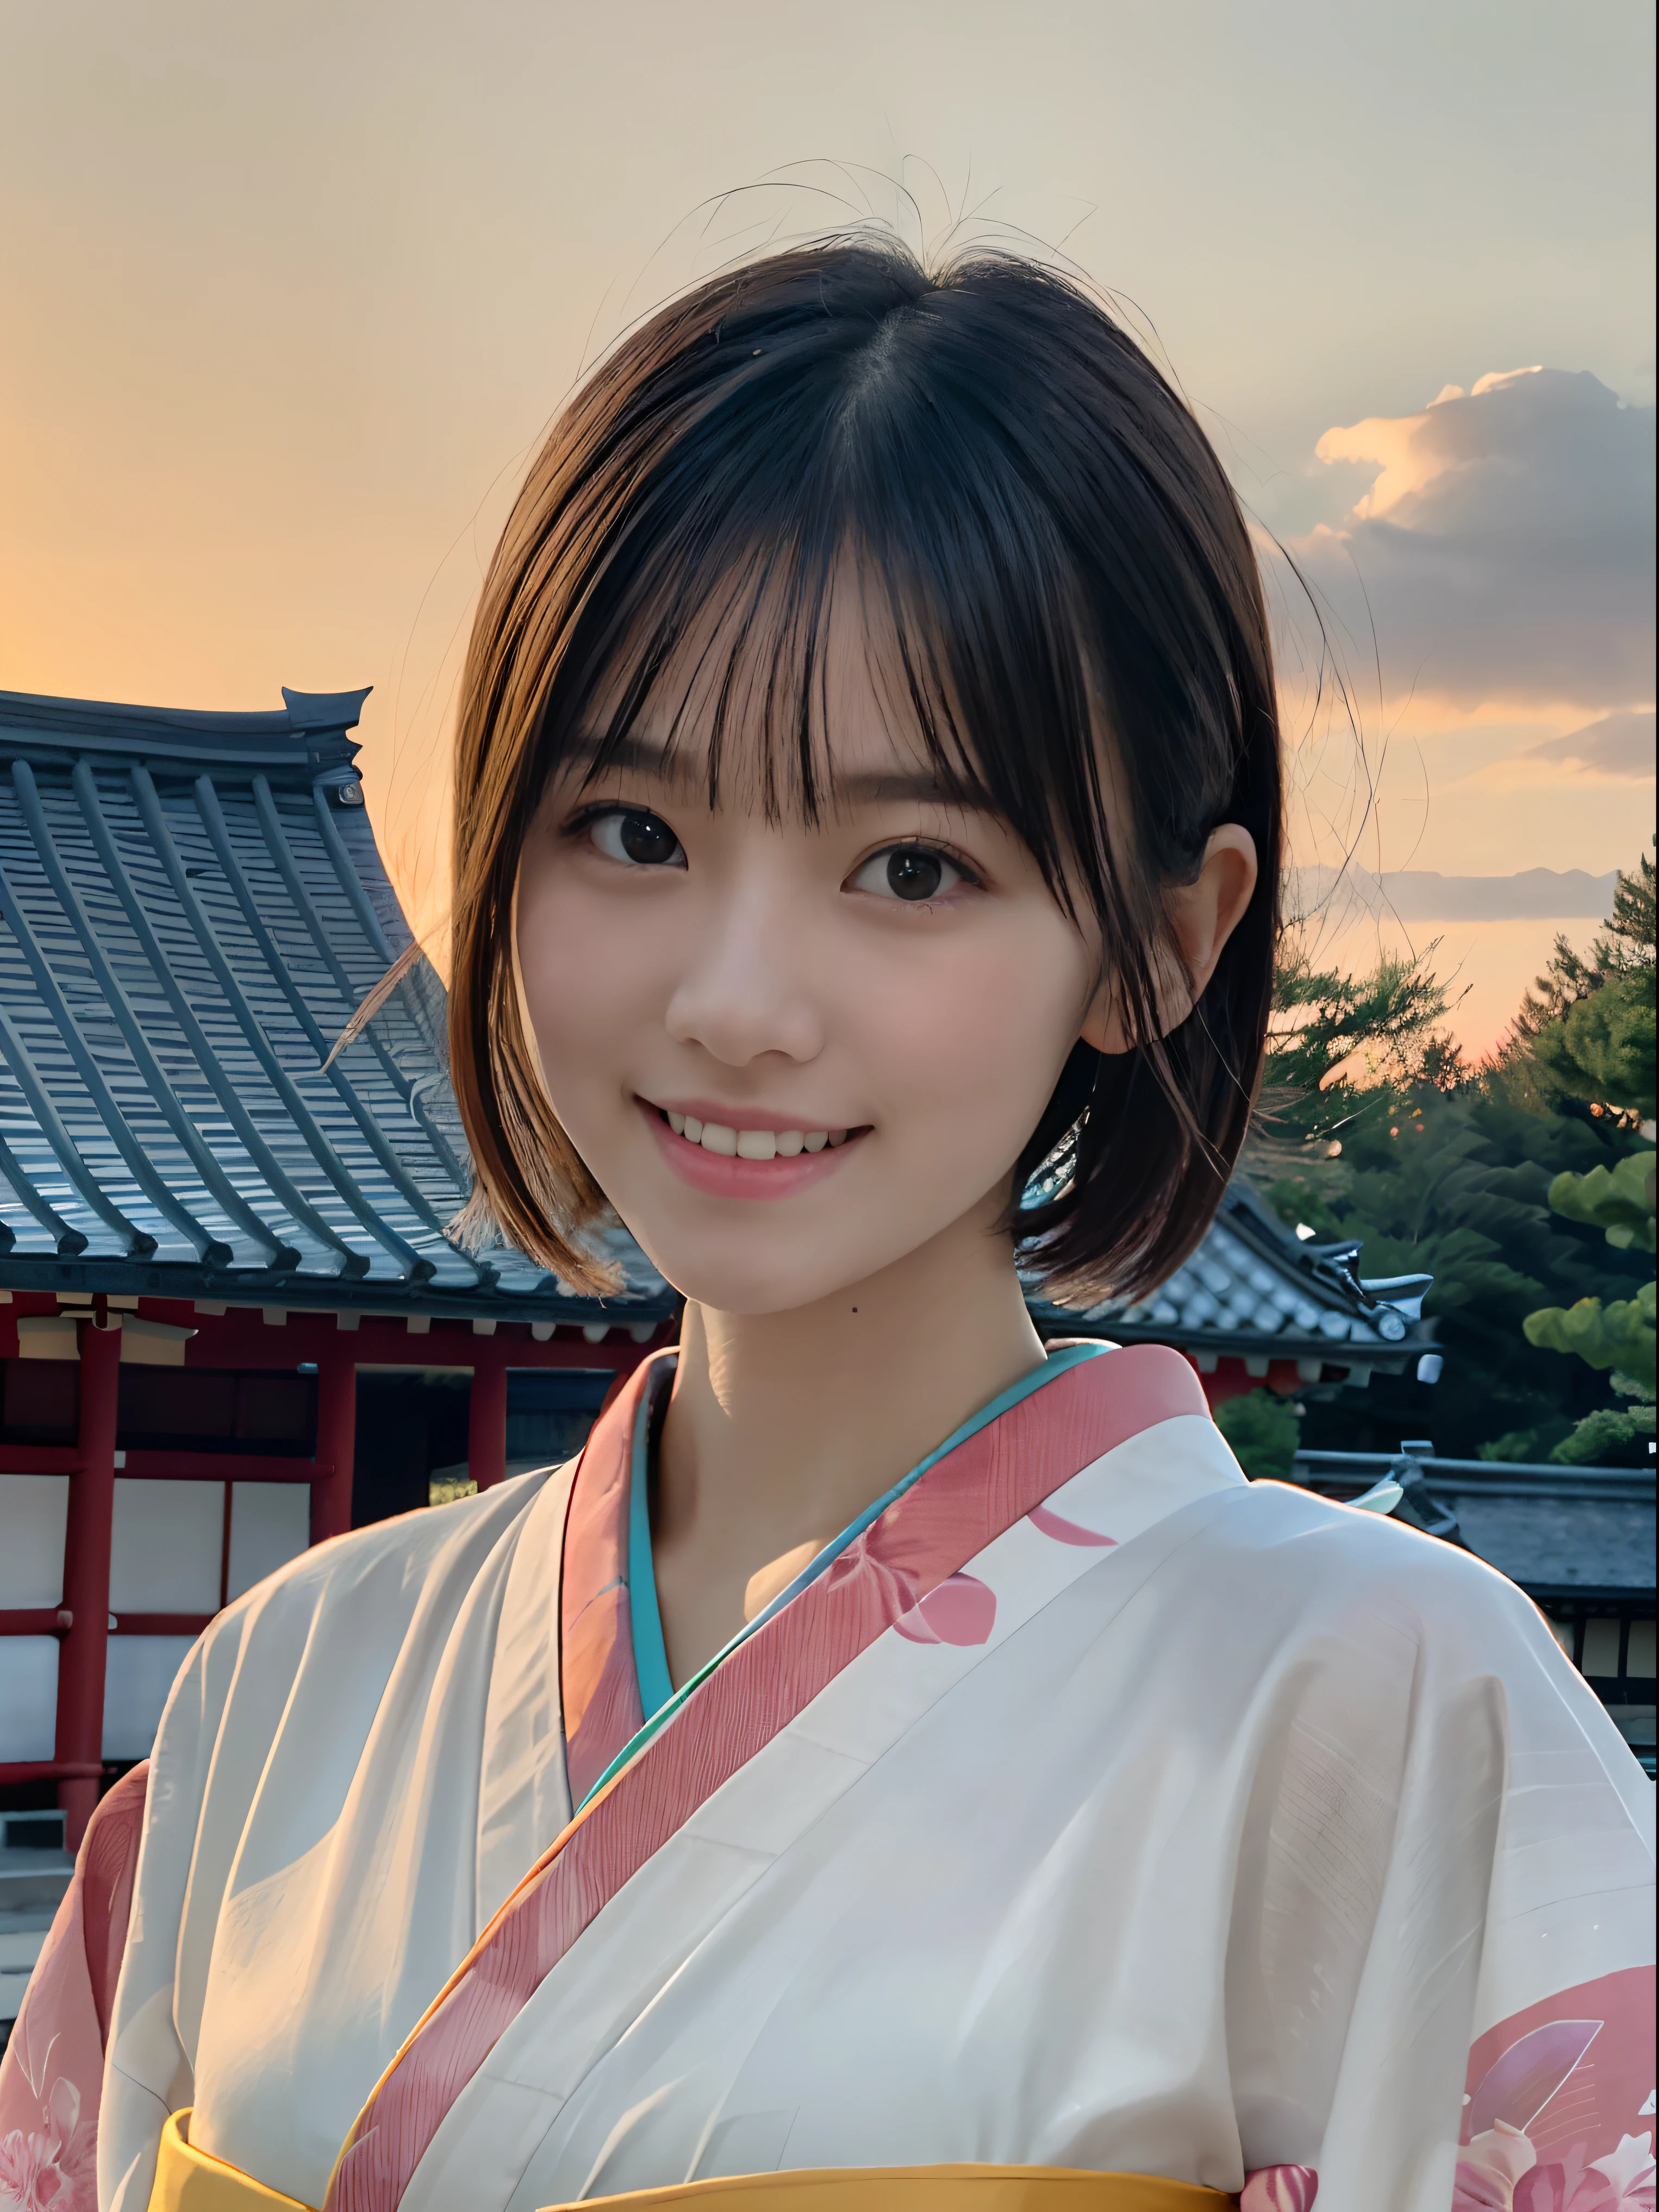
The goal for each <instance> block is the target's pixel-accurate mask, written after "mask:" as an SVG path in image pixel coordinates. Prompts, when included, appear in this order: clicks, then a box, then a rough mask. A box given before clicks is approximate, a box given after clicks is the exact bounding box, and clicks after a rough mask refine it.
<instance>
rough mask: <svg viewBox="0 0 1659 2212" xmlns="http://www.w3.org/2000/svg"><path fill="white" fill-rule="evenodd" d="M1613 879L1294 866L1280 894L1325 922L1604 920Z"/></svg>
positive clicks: (1574, 873) (1562, 873)
mask: <svg viewBox="0 0 1659 2212" xmlns="http://www.w3.org/2000/svg"><path fill="white" fill-rule="evenodd" d="M1618 881H1619V872H1618V871H1617V869H1615V868H1609V869H1608V871H1607V874H1606V875H1604V876H1592V875H1589V874H1588V873H1587V872H1585V870H1583V868H1522V869H1521V870H1520V871H1519V872H1517V873H1516V874H1515V875H1512V876H1445V875H1442V874H1440V873H1439V872H1438V871H1437V870H1436V869H1432V868H1399V869H1392V870H1387V871H1385V872H1383V874H1382V875H1372V874H1371V873H1370V871H1369V870H1368V869H1365V868H1360V867H1347V868H1343V869H1340V870H1339V869H1336V868H1293V869H1291V872H1290V882H1289V884H1287V886H1286V889H1287V892H1288V895H1289V899H1290V902H1291V906H1292V907H1293V908H1296V909H1297V910H1298V911H1300V912H1301V913H1303V914H1314V913H1319V914H1322V915H1325V916H1326V917H1327V918H1328V919H1329V920H1331V921H1338V920H1340V919H1341V918H1343V917H1344V916H1345V915H1347V914H1349V913H1350V912H1351V911H1352V909H1353V908H1363V909H1364V910H1365V911H1367V912H1369V913H1372V914H1376V915H1393V916H1394V917H1395V919H1396V920H1397V921H1606V920H1607V916H1608V915H1610V914H1611V913H1612V912H1613V890H1614V888H1615V886H1616V885H1617V884H1618Z"/></svg>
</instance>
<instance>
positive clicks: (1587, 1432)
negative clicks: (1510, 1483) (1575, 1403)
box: [1494, 1404, 1653, 1467]
mask: <svg viewBox="0 0 1659 2212" xmlns="http://www.w3.org/2000/svg"><path fill="white" fill-rule="evenodd" d="M1652 1435H1653V1407H1652V1406H1651V1404H1645V1405H1636V1406H1598V1407H1596V1409H1595V1412H1594V1413H1586V1414H1585V1416H1584V1418H1583V1420H1582V1421H1580V1422H1579V1423H1578V1424H1577V1426H1576V1427H1575V1428H1574V1429H1573V1430H1572V1431H1571V1433H1570V1434H1569V1435H1567V1436H1565V1437H1563V1438H1562V1439H1561V1442H1560V1443H1559V1444H1557V1445H1556V1447H1555V1449H1554V1450H1553V1452H1551V1454H1550V1457H1551V1458H1552V1459H1553V1460H1557V1461H1559V1462H1560V1464H1561V1465H1562V1466H1564V1467H1596V1466H1601V1467H1609V1466H1613V1467H1617V1466H1619V1465H1620V1464H1629V1463H1631V1462H1634V1463H1635V1464H1636V1465H1638V1466H1645V1465H1646V1464H1647V1456H1648V1452H1647V1447H1648V1443H1649V1440H1650V1437H1652ZM1494 1456H1497V1455H1494Z"/></svg>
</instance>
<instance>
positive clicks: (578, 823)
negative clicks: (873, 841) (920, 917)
mask: <svg viewBox="0 0 1659 2212" xmlns="http://www.w3.org/2000/svg"><path fill="white" fill-rule="evenodd" d="M628 814H636V815H643V816H646V817H648V818H649V819H650V820H652V821H653V822H662V826H663V828H664V829H666V830H668V831H669V834H670V835H671V836H673V835H674V832H673V830H672V828H671V824H670V823H666V822H663V821H662V817H661V816H660V815H659V814H657V813H656V812H655V811H653V809H652V808H650V807H648V806H629V805H623V804H622V803H621V802H620V801H617V800H614V799H613V800H611V801H608V802H605V803H602V804H600V805H594V806H586V807H584V808H583V809H582V810H581V811H580V813H579V814H576V815H573V816H572V817H571V819H570V820H569V821H568V823H566V824H565V826H564V829H563V832H562V834H563V836H566V837H568V838H570V839H572V840H574V839H578V838H581V837H586V836H588V835H590V834H591V832H592V829H594V827H595V825H596V824H597V823H600V822H603V821H605V820H607V819H614V818H615V817H617V816H618V815H628ZM675 842H676V843H678V837H676V839H675ZM895 853H919V854H922V855H923V856H924V857H926V858H927V859H928V860H943V861H944V862H945V864H946V865H947V866H949V867H951V868H953V869H954V870H955V871H956V872H957V875H958V876H959V877H960V878H962V882H961V884H959V885H958V884H953V885H952V886H951V888H952V890H957V889H962V888H966V889H968V890H982V889H983V888H984V884H983V878H981V875H980V872H979V871H978V870H977V869H976V868H975V866H973V864H972V862H971V861H970V860H968V859H967V858H966V856H965V855H964V854H961V853H958V852H957V851H955V850H954V849H953V848H951V846H949V845H942V844H939V843H935V842H928V841H926V840H924V839H921V838H919V837H899V838H896V839H895V840H894V841H893V842H892V843H891V844H890V845H880V846H878V847H877V848H876V850H875V851H874V852H873V853H866V855H865V856H864V858H863V860H860V861H859V863H858V864H857V866H855V867H854V868H853V869H851V870H850V871H849V872H848V882H849V883H850V882H851V881H852V879H853V878H854V876H858V875H860V874H862V872H864V870H865V869H866V868H867V867H868V866H870V865H871V863H872V861H874V860H887V859H890V857H891V856H892V854H895ZM947 896H948V894H947ZM884 903H885V902H884ZM892 903H893V904H894V905H896V906H901V907H906V908H908V910H909V911H910V912H912V913H922V914H926V913H927V912H929V911H930V910H931V908H933V907H934V906H936V905H937V904H939V901H938V900H937V899H915V900H904V899H896V900H894V901H893V902H892Z"/></svg>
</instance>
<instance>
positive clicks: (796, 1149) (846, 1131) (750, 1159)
mask: <svg viewBox="0 0 1659 2212" xmlns="http://www.w3.org/2000/svg"><path fill="white" fill-rule="evenodd" d="M689 1103H691V1104H693V1105H695V1104H696V1103H700V1102H695V1101H694V1102H689ZM635 1104H636V1105H637V1106H638V1107H639V1109H640V1111H641V1114H642V1115H644V1116H645V1119H646V1121H647V1124H648V1125H649V1126H650V1127H651V1129H652V1132H653V1134H654V1135H655V1137H656V1138H657V1140H658V1142H659V1145H660V1146H661V1147H662V1150H663V1153H664V1156H665V1158H666V1159H667V1161H668V1164H669V1165H670V1166H671V1167H672V1168H673V1169H674V1170H675V1171H676V1172H677V1173H678V1175H679V1176H680V1177H681V1179H682V1180H683V1181H684V1182H689V1183H690V1184H691V1185H692V1186H693V1188H696V1189H699V1190H703V1191H708V1192H709V1193H711V1194H714V1195H715V1196H718V1197H726V1198H784V1197H787V1196H789V1195H790V1194H792V1193H793V1192H795V1191H798V1190H801V1189H804V1188H806V1187H807V1186H808V1185H810V1184H811V1183H815V1182H821V1181H822V1180H823V1177H824V1176H826V1175H830V1174H833V1173H834V1171H835V1170H836V1168H838V1167H839V1166H840V1165H841V1164H842V1161H843V1160H845V1159H846V1158H848V1157H849V1156H850V1154H851V1153H852V1152H854V1151H855V1150H856V1149H857V1147H858V1146H859V1145H860V1143H861V1142H862V1140H863V1139H865V1138H866V1137H867V1136H868V1135H869V1134H870V1133H871V1129H870V1125H869V1124H868V1123H866V1125H865V1126H864V1127H854V1128H840V1129H836V1128H822V1129H808V1128H800V1127H785V1126H783V1125H782V1122H781V1117H779V1116H777V1115H764V1116H763V1115H760V1114H759V1113H751V1114H749V1115H745V1116H744V1124H743V1126H739V1125H738V1122H737V1121H720V1120H719V1119H717V1118H716V1114H717V1111H718V1109H714V1108H711V1107H705V1109H704V1111H703V1112H702V1113H697V1112H695V1111H687V1110H685V1109H684V1108H682V1107H680V1106H659V1105H658V1104H657V1103H655V1102H654V1101H653V1100H652V1099H649V1098H638V1097H636V1098H635ZM726 1110H727V1111H728V1112H729V1111H731V1109H726Z"/></svg>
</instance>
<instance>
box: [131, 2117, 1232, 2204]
mask: <svg viewBox="0 0 1659 2212" xmlns="http://www.w3.org/2000/svg"><path fill="white" fill-rule="evenodd" d="M1232 2201H1233V2200H1232V2198H1231V2197H1225V2196H1224V2195H1223V2194H1222V2193H1221V2191H1219V2190H1216V2189H1198V2188H1194V2186H1193V2185H1192V2184H1191V2183H1190V2182H1186V2181H1160V2180H1159V2179H1158V2177H1157V2176H1156V2175H1155V2174H1150V2173H1079V2172H1073V2171H1070V2170H1068V2169H1066V2168H1063V2167H1060V2166H863V2167H853V2166H823V2167H819V2168H817V2169H815V2170H813V2171H811V2172H801V2173H746V2174H742V2175H739V2176H738V2177H736V2178H735V2179H732V2180H729V2181H684V2182H679V2183H677V2184H675V2185H673V2186H672V2187H671V2188H668V2189H635V2190H630V2191H629V2192H628V2194H627V2195H626V2196H623V2197H588V2198H586V2200H585V2202H586V2203H587V2204H590V2205H591V2204H595V2203H599V2204H607V2205H612V2206H615V2207H616V2208H617V2212H653V2208H654V2207H655V2206H658V2205H670V2204H684V2206H685V2207H686V2208H687V2212H1226V2208H1227V2207H1228V2206H1229V2205H1231V2203H1232ZM149 2212H313V2208H312V2207H311V2206H309V2205H305V2204H301V2203H300V2201H299V2199H298V2198H297V2197H284V2196H283V2193H282V2191H280V2190H277V2189H267V2188H266V2187H265V2185H264V2182H262V2181H255V2180H253V2179H251V2177H250V2176H249V2175H247V2174H246V2173H242V2172H239V2171H238V2170H237V2168H236V2167H235V2166H227V2165H226V2164H225V2162H224V2160H222V2159H218V2158H210V2157H209V2155H208V2154H207V2153H206V2152H205V2151H201V2150H197V2149H195V2148H193V2147H192V2146H191V2140H190V2113H189V2112H188V2111H185V2112H174V2113H173V2114H172V2115H171V2116H170V2117H169V2118H168V2120H167V2125H166V2126H165V2127H164V2128H163V2129H162V2130H161V2150H160V2153H159V2154H158V2156H157V2158H156V2161H155V2188H154V2189H153V2190H152V2191H150V2198H149ZM456 2212H465V2207H464V2206H461V2205H458V2206H457V2207H456ZM548 2212H580V2207H566V2206H557V2207H549V2208H548Z"/></svg>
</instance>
